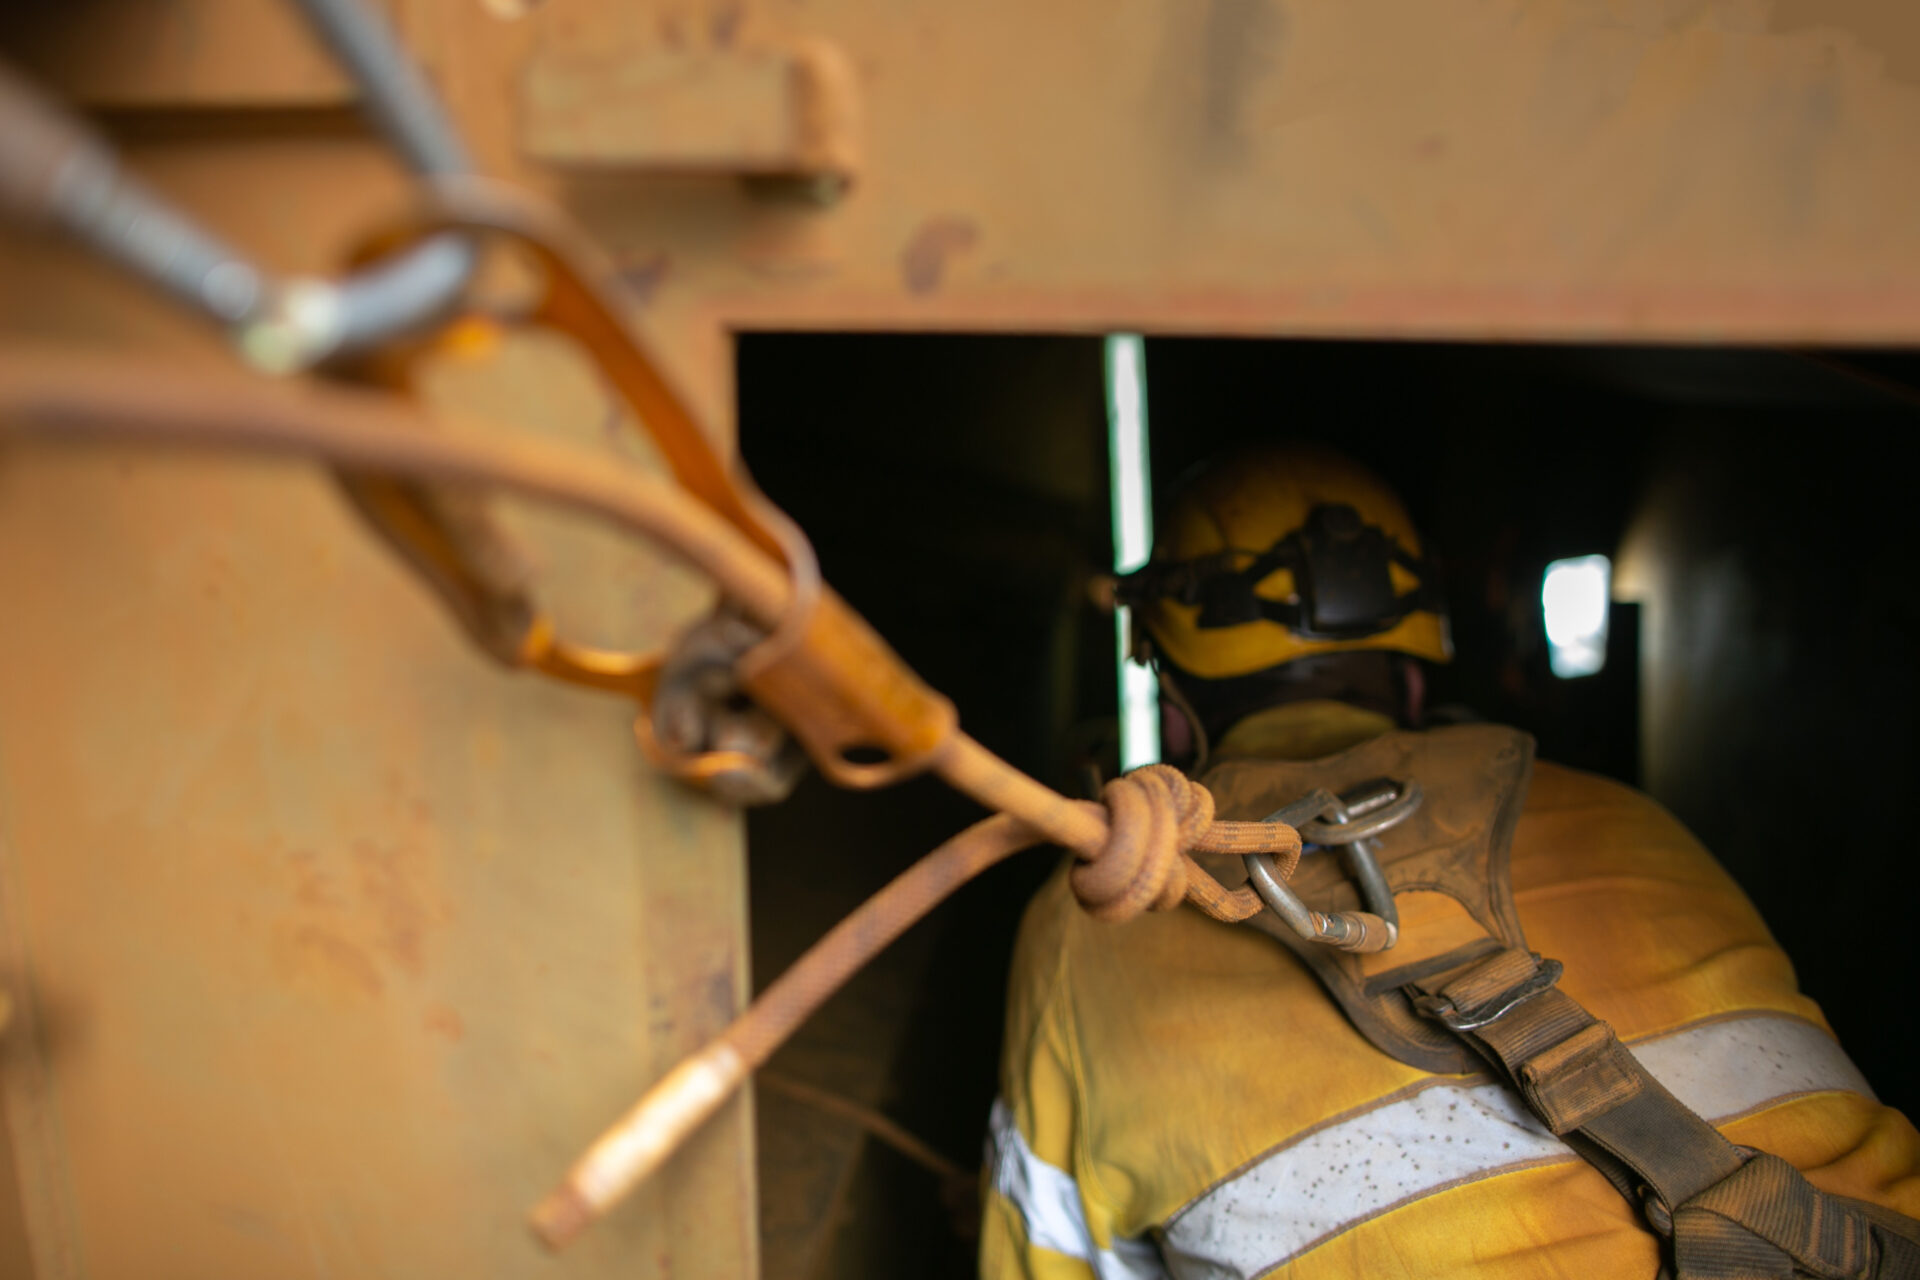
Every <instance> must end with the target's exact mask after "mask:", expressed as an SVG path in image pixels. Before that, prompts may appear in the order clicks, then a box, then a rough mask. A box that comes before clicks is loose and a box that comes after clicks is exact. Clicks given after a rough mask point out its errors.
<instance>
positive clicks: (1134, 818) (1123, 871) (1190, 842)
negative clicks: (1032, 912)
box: [1071, 764, 1213, 920]
mask: <svg viewBox="0 0 1920 1280" xmlns="http://www.w3.org/2000/svg"><path fill="white" fill-rule="evenodd" d="M1100 798H1101V800H1102V801H1104V802H1105V803H1106V807H1107V823H1108V834H1107V842H1106V844H1104V845H1102V846H1101V847H1100V848H1099V849H1098V850H1097V851H1096V852H1095V853H1093V854H1092V855H1084V854H1083V855H1082V858H1083V861H1082V862H1081V863H1080V865H1079V866H1077V867H1075V868H1074V869H1073V873H1072V876H1071V881H1072V885H1073V893H1074V896H1075V897H1077V898H1079V899H1080V905H1082V906H1084V907H1085V908H1086V909H1087V911H1088V913H1089V914H1090V915H1092V916H1093V917H1094V918H1095V919H1096V920H1131V919H1132V918H1133V917H1135V916H1137V915H1139V914H1140V913H1141V912H1143V911H1166V910H1170V909H1171V908H1173V907H1177V906H1179V905H1180V902H1181V900H1182V899H1183V898H1185V897H1186V893H1187V870H1188V865H1187V859H1186V858H1185V856H1184V854H1185V853H1186V851H1187V850H1188V849H1191V848H1192V847H1193V846H1194V845H1196V844H1198V843H1200V841H1201V838H1202V837H1204V836H1205V835H1206V833H1207V831H1208V829H1209V828H1211V827H1212V826H1213V793H1212V792H1210V791H1208V790H1207V789H1206V788H1205V787H1203V786H1201V785H1200V784H1199V783H1197V782H1194V781H1192V780H1191V779H1189V778H1188V777H1187V776H1186V775H1185V774H1183V773H1181V772H1180V771H1179V770H1178V769H1175V768H1174V767H1173V766H1171V765H1164V764H1150V765H1147V766H1146V767H1145V768H1142V769H1135V770H1134V771H1133V772H1132V773H1129V774H1125V775H1123V776H1121V777H1118V778H1115V779H1113V780H1112V781H1111V782H1109V783H1107V785H1106V786H1105V787H1104V788H1102V789H1101V792H1100Z"/></svg>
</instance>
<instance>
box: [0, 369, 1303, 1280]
mask: <svg viewBox="0 0 1920 1280" xmlns="http://www.w3.org/2000/svg"><path fill="white" fill-rule="evenodd" d="M8 434H12V435H31V436H34V437H36V438H40V439H46V440H52V441H86V440H93V441H127V442H140V443H148V444H167V445H175V446H189V447H195V446H197V447H208V446H213V447H219V448H226V449H240V450H245V451H249V452H255V453H265V454H274V455H294V456H306V457H313V458H317V459H322V460H325V461H327V462H329V463H332V464H334V465H344V466H348V467H352V468H357V469H363V470H366V471H370V472H378V473H382V474H386V475H391V476H397V477H406V478H409V479H413V480H418V481H429V482H437V483H441V484H447V483H454V484H458V485H466V486H474V485H478V486H482V487H491V488H497V489H502V490H507V491H511V492H515V493H519V494H522V495H526V496H532V497H537V498H542V499H546V500H548V501H551V502H554V503H557V504H559V505H562V506H569V507H573V508H576V509H579V510H582V511H586V512H589V513H592V514H595V515H598V516H600V517H602V518H603V519H606V520H608V521H610V522H612V523H614V524H617V525H620V526H622V527H624V528H627V529H630V530H633V531H635V532H638V533H642V534H644V535H646V536H648V537H649V538H651V539H653V540H654V541H656V542H658V543H659V544H660V545H662V546H663V547H664V548H666V549H667V550H669V551H671V552H673V553H674V554H676V555H678V556H679V557H680V558H681V559H683V560H684V561H686V562H687V563H689V564H691V565H692V566H693V567H695V568H697V569H699V570H701V571H702V572H704V573H706V574H707V575H708V576H710V577H712V578H714V579H715V581H716V582H717V583H718V584H719V586H720V587H721V589H722V591H724V592H725V593H726V594H727V595H728V596H729V597H730V598H732V599H733V600H734V601H735V603H736V604H737V605H738V606H739V607H740V609H741V610H742V612H743V613H745V614H746V615H747V616H748V617H750V618H752V619H753V620H754V621H755V622H757V623H759V624H761V625H762V626H773V625H775V624H777V623H778V622H779V620H780V619H781V618H782V617H783V616H784V615H785V614H786V612H787V609H788V606H789V603H790V601H791V598H792V586H791V584H790V583H789V581H788V579H787V577H786V575H785V573H784V572H783V570H782V569H781V567H780V566H779V565H778V564H777V563H776V562H775V561H774V560H773V558H772V557H771V556H769V555H768V554H767V553H766V552H765V551H764V550H763V549H762V548H761V547H759V546H757V545H755V544H754V543H753V542H751V541H749V540H748V539H747V538H746V537H745V536H743V535H742V534H741V533H740V532H739V531H738V530H737V529H736V528H735V527H734V526H733V525H731V524H729V523H728V522H727V521H725V520H724V519H722V518H720V517H719V516H717V515H715V514H714V513H713V512H712V510H711V509H710V508H708V507H707V506H706V505H704V504H703V503H701V502H699V501H698V500H696V499H694V498H692V497H690V496H688V495H687V494H686V493H684V492H683V491H681V490H680V489H679V488H678V487H677V486H675V485H672V484H670V483H667V482H665V481H663V480H661V479H658V478H657V477H655V476H653V475H650V474H648V473H647V472H644V471H641V470H638V469H637V468H634V467H630V466H623V465H620V464H618V463H615V462H612V461H610V460H609V459H607V458H606V457H605V456H603V455H601V454H598V453H593V452H589V451H587V450H583V449H578V448H573V447H568V446H563V445H557V444H552V443H548V442H545V441H541V440H537V439H534V438H532V437H527V436H506V435H502V434H500V433H498V432H483V433H474V432H457V433H448V432H444V431H442V430H440V429H438V428H437V427H436V425H435V424H434V422H433V420H432V419H430V418H428V417H427V416H426V415H424V414H421V413H418V412H415V411H412V410H410V409H407V408H404V407H402V406H401V405H399V404H398V403H396V402H395V401H394V400H392V399H391V398H389V397H385V396H378V395H372V394H368V393H365V392H359V391H350V390H344V389H339V388H322V387H288V386H286V385H283V384H274V383H265V382H262V381H259V380H257V379H252V378H244V377H237V376H235V375H232V374H215V373H199V372H197V373H193V374H182V373H179V372H175V371H171V370H166V369H161V368H158V367H154V366H148V367H146V368H142V367H140V365H139V364H138V363H137V362H133V361H128V360H125V359H122V358H120V357H97V356H77V355H73V354H69V353H64V352H62V353H54V352H48V351H37V352H28V351H22V350H20V349H18V348H16V349H15V350H14V351H11V352H8V353H5V354H0V437H4V436H6V435H8ZM933 768H934V770H935V771H936V772H937V773H938V774H939V775H940V776H941V777H942V778H943V779H945V780H946V781H947V782H948V783H949V784H950V785H952V786H953V787H955V788H956V789H957V790H959V791H961V792H963V793H965V794H966V795H968V796H971V797H972V798H973V799H975V800H977V801H979V802H980V803H981V804H983V805H985V806H987V807H988V808H989V809H992V810H995V811H996V815H995V816H994V817H991V818H988V819H986V820H985V821H982V822H979V823H976V824H974V825H973V826H971V827H969V828H967V829H966V830H965V831H963V832H961V833H960V834H958V835H956V836H954V837H953V838H952V839H950V840H948V841H947V842H945V843H944V844H942V845H941V846H940V847H939V848H937V849H935V850H934V851H933V852H932V853H930V854H928V855H927V856H926V857H924V858H922V859H921V860H920V861H918V862H916V863H914V864H913V865H912V866H911V867H909V868H908V869H907V870H906V871H904V872H903V873H901V875H899V876H898V877H897V878H895V879H894V880H893V881H892V883H890V884H888V885H887V886H886V887H885V888H884V889H882V890H881V891H880V892H879V893H877V894H875V895H874V896H873V897H871V898H869V899H868V900H867V901H866V902H864V903H862V904H861V906H860V907H859V908H858V909H857V910H855V911H854V912H853V913H852V914H851V915H849V916H848V917H847V918H846V919H844V920H842V921H841V922H840V923H839V924H837V925H835V926H834V928H833V929H832V930H831V931H830V932H828V934H827V935H826V936H825V937H824V938H822V939H821V940H820V941H819V942H817V943H815V944H814V945H813V947H811V948H810V949H809V950H808V951H807V952H806V954H804V955H803V956H801V957H800V959H799V960H798V961H796V962H795V963H794V965H793V967H792V968H790V969H788V970H787V972H785V973H783V974H782V975H781V976H780V977H779V978H778V979H776V980H775V981H774V982H773V983H772V984H771V985H770V986H769V987H768V988H767V990H766V991H765V992H764V993H762V995H761V996H760V998H759V999H757V1000H755V1001H754V1002H753V1004H752V1005H751V1006H750V1007H749V1008H748V1009H747V1010H746V1011H745V1012H744V1013H743V1014H741V1016H740V1017H739V1018H738V1019H736V1020H735V1021H734V1023H733V1024H732V1025H731V1026H730V1027H728V1028H727V1030H726V1031H725V1032H723V1033H722V1034H721V1035H720V1036H719V1037H718V1038H716V1039H715V1040H714V1041H713V1042H711V1043H710V1044H708V1045H707V1046H706V1047H705V1048H703V1049H701V1050H700V1051H699V1052H697V1053H695V1054H694V1055H692V1056H691V1057H689V1058H688V1059H686V1060H685V1061H684V1062H682V1063H681V1064H680V1065H679V1066H678V1067H676V1068H675V1069H674V1070H673V1071H672V1072H671V1073H669V1074H668V1075H667V1077H666V1078H665V1079H663V1080H661V1081H660V1082H659V1083H658V1084H657V1085H655V1086H654V1088H653V1089H652V1090H651V1091H649V1092H648V1094H647V1095H646V1096H645V1097H644V1098H642V1099H641V1100H640V1102H639V1103H637V1104H636V1105H635V1106H634V1107H633V1109H632V1110H630V1111H629V1112H628V1113H627V1115H626V1116H624V1117H622V1119H621V1120H620V1121H618V1122H617V1123H616V1124H615V1125H614V1126H613V1127H612V1128H610V1129H608V1130H607V1132H606V1133H605V1134H604V1135H603V1136H602V1137H601V1138H600V1140H599V1141H598V1142H596V1143H595V1144H594V1145H593V1146H592V1147H591V1148H590V1149H589V1150H588V1151H587V1153H586V1154H585V1155H584V1156H582V1157H581V1159H580V1160H579V1161H578V1162H576V1164H575V1165H574V1167H573V1169H572V1170H571V1171H570V1172H569V1174H568V1176H567V1179H566V1181H565V1182H563V1183H562V1184H561V1186H560V1187H559V1188H557V1189H556V1190H555V1191H554V1192H553V1193H552V1194H551V1195H549V1196H548V1197H547V1198H546V1199H545V1200H543V1201H542V1202H541V1204H540V1205H539V1206H538V1207H537V1208H536V1209H535V1211H534V1214H533V1224H534V1228H535V1230H536V1231H537V1232H538V1233H539V1234H540V1236H541V1237H542V1238H543V1239H544V1240H546V1241H547V1242H548V1243H549V1244H550V1245H553V1246H555V1247H558V1246H559V1245H561V1244H564V1243H565V1242H566V1241H567V1240H569V1239H571V1238H572V1237H573V1236H574V1235H576V1234H578V1233H579V1231H581V1230H582V1229H584V1228H585V1227H586V1226H587V1225H588V1224H589V1223H591V1222H592V1221H593V1219H594V1218H596V1217H598V1216H599V1215H600V1214H602V1213H604V1212H605V1211H606V1210H607V1209H608V1208H610V1207H611V1206H612V1205H613V1204H614V1203H615V1202H616V1201H617V1200H618V1199H620V1197H621V1196H623V1195H624V1194H626V1192H627V1191H629V1190H631V1189H632V1187H633V1186H634V1185H635V1184H636V1183H638V1182H639V1181H640V1180H642V1179H643V1178H645V1177H646V1176H647V1175H648V1174H649V1173H651V1172H653V1171H654V1170H655V1169H656V1168H658V1167H659V1165H660V1164H661V1163H662V1162H664V1161H665V1160H666V1158H667V1157H668V1156H669V1155H671V1154H672V1153H673V1151H674V1150H675V1149H677V1148H678V1146H679V1145H680V1143H681V1142H682V1141H683V1140H684V1139H685V1138H686V1137H687V1136H688V1135H689V1134H690V1133H692V1132H693V1130H694V1129H696V1128H698V1127H699V1125H700V1124H701V1123H703V1122H704V1121H705V1120H706V1119H707V1118H708V1117H709V1116H711V1115H712V1114H713V1113H714V1112H716V1111H717V1110H719V1108H720V1106H721V1105H722V1104H723V1103H724V1102H725V1101H726V1100H727V1099H728V1098H729V1097H731V1096H732V1094H733V1093H734V1091H735V1090H736V1089H738V1087H739V1086H740V1085H741V1083H742V1082H744V1080H745V1079H746V1077H747V1076H748V1075H749V1074H750V1073H751V1071H752V1070H753V1068H754V1067H756V1066H758V1065H759V1064H761V1063H763V1062H765V1061H766V1059H767V1058H768V1057H769V1056H770V1055H771V1054H772V1052H773V1051H774V1049H776V1048H777V1047H778V1046H779V1045H780V1044H781V1043H782V1042H784V1041H785V1040H786V1039H787V1037H788V1036H789V1035H791V1034H792V1033H793V1031H794V1030H795V1028H797V1027H798V1026H799V1025H800V1023H801V1022H803V1021H804V1020H805V1019H806V1018H807V1017H808V1016H809V1015H810V1014H812V1013H813V1012H814V1010H816V1009H817V1008H819V1006H820V1005H821V1004H822V1003H823V1002H824V1001H825V1000H826V999H827V998H828V997H829V996H830V995H832V994H833V993H834V992H835V991H836V990H838V989H839V988H840V986H841V985H843V984H844V983H845V982H846V980H847V979H848V978H849V977H851V976H852V975H853V974H854V972H856V971H857V970H858V969H859V968H860V967H861V966H862V965H864V964H866V962H867V961H868V960H870V959H871V958H872V957H873V956H874V955H876V954H878V953H879V952H880V950H881V949H882V948H884V947H885V946H887V944H889V943H890V942H892V941H893V940H894V939H895V938H897V937H898V936H900V934H901V933H903V932H904V931H905V930H906V929H907V928H909V927H910V926H911V925H912V924H913V923H914V922H915V921H917V920H919V919H920V918H921V917H923V916H924V915H926V914H927V912H929V911H930V910H932V909H933V907H935V906H936V905H938V904H939V903H940V902H941V901H942V900H944V899H945V898H946V897H947V896H948V895H949V894H951V893H953V892H954V890H956V889H958V888H959V887H960V886H961V885H962V884H964V883H965V882H966V881H968V880H970V879H972V878H973V877H974V876H976V875H978V874H980V872H982V871H984V870H986V869H987V868H988V867H990V866H992V865H994V864H995V863H997V862H999V861H1000V860H1002V859H1003V858H1006V857H1008V856H1009V855H1011V854H1013V853H1015V852H1018V851H1019V850H1022V849H1026V848H1030V847H1032V846H1034V845H1036V844H1042V843H1046V842H1049V841H1051V842H1054V843H1057V844H1060V845H1063V846H1065V847H1066V848H1068V849H1070V850H1072V851H1073V853H1074V855H1075V857H1076V859H1077V865H1075V867H1074V868H1073V870H1072V872H1071V873H1070V879H1071V882H1072V887H1073V891H1074V894H1075V895H1076V897H1078V898H1079V900H1080V901H1081V903H1082V904H1084V905H1085V906H1086V908H1087V910H1088V911H1089V912H1090V913H1091V914H1092V915H1094V916H1095V917H1096V918H1098V919H1101V920H1109V921H1123V920H1130V919H1133V918H1135V917H1137V916H1138V915H1140V914H1141V913H1143V912H1146V911H1166V910H1171V909H1172V908H1174V907H1177V906H1178V905H1179V904H1180V903H1181V902H1182V901H1186V902H1190V903H1193V904H1194V905H1195V906H1196V907H1198V908H1199V909H1200V910H1202V911H1204V912H1205V913H1206V914H1208V915H1210V916H1212V917H1214V918H1215V919H1218V920H1226V921H1237V920H1244V919H1246V918H1247V917H1249V916H1252V915H1254V914H1256V913H1257V912H1259V911H1260V910H1261V909H1262V903H1261V901H1260V899H1259V897H1258V896H1257V895H1256V894H1255V893H1254V891H1253V890H1252V889H1251V888H1250V887H1247V886H1242V887H1240V888H1238V889H1234V890H1229V889H1227V888H1225V887H1224V886H1222V885H1221V884H1220V883H1219V882H1218V881H1217V880H1215V879H1214V878H1213V876H1211V875H1210V874H1208V873H1207V872H1206V871H1205V870H1204V869H1203V868H1202V867H1201V866H1200V865H1199V864H1198V863H1196V862H1195V861H1194V860H1193V858H1192V856H1191V855H1192V854H1193V853H1196V852H1197V853H1208V854H1248V853H1269V854H1273V855H1274V856H1275V858H1276V861H1277V863H1278V865H1279V868H1280V871H1281V874H1282V875H1283V876H1284V875H1289V874H1291V873H1292V871H1293V869H1294V867H1295V866H1296V865H1297V864H1298V862H1299V858H1300V837H1299V834H1298V833H1297V832H1295V831H1294V829H1293V828H1291V827H1288V826H1285V825H1282V824H1279V823H1262V822H1220V821H1216V820H1215V819H1214V802H1213V796H1212V794H1211V793H1209V792H1208V791H1207V789H1206V788H1205V787H1204V786H1201V785H1200V784H1199V783H1197V782H1193V781H1191V780H1189V779H1188V778H1187V777H1185V776H1184V775H1183V774H1181V773H1180V772H1179V770H1177V769H1173V768H1171V767H1169V766H1167V765H1149V766H1147V767H1146V768H1144V769H1139V770H1135V771H1134V772H1132V773H1130V774H1127V775H1125V776H1123V777H1119V778H1115V779H1114V780H1113V781H1111V782H1109V783H1108V784H1107V786H1106V787H1105V789H1104V791H1103V792H1102V803H1100V804H1094V803H1091V802H1087V801H1074V800H1069V799H1067V798H1066V797H1065V796H1062V795H1060V794H1059V793H1058V792H1055V791H1053V790H1052V789H1050V788H1048V787H1046V786H1043V785H1042V784H1040V783H1039V782H1036V781H1035V780H1034V779H1032V778H1030V777H1028V776H1027V775H1026V774H1024V773H1022V772H1020V771H1019V770H1018V769H1015V768H1014V767H1013V766H1011V765H1009V764H1007V763H1006V762H1005V761H1003V760H1001V759H1000V758H999V757H997V756H995V755H994V754H993V753H992V752H990V751H988V750H987V749H986V748H985V747H982V746H981V745H980V744H979V743H978V742H976V741H975V740H974V739H972V738H971V737H969V736H967V735H966V734H964V733H957V732H956V733H955V734H954V735H953V736H952V738H951V739H950V740H949V741H948V743H947V744H946V746H945V747H944V748H943V749H942V751H941V752H940V754H939V755H938V757H937V758H936V759H935V760H934V762H933Z"/></svg>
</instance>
